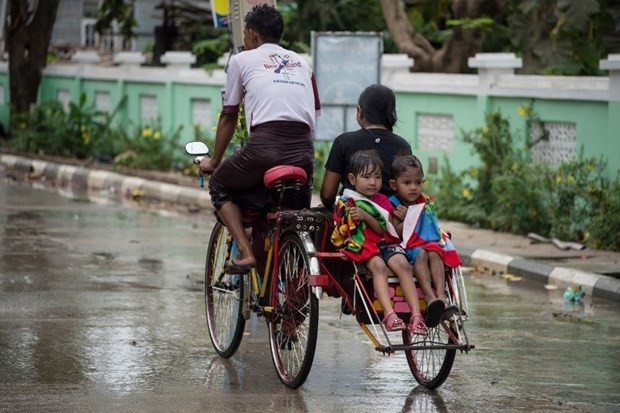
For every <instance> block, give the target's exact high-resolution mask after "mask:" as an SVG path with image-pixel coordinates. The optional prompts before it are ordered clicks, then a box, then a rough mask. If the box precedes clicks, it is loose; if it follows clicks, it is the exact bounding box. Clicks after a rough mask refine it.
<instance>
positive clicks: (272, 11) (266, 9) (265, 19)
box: [244, 4, 284, 43]
mask: <svg viewBox="0 0 620 413" xmlns="http://www.w3.org/2000/svg"><path fill="white" fill-rule="evenodd" d="M244 21H245V27H246V28H247V29H248V30H250V29H251V30H254V31H255V32H257V33H258V34H259V36H260V38H261V40H262V41H263V42H266V43H279V42H280V39H281V38H282V32H283V31H284V22H283V21H282V15H281V14H280V12H279V11H278V10H277V9H276V8H275V7H273V6H270V5H268V4H260V5H258V6H254V7H252V10H250V11H249V12H248V14H247V15H246V16H245V20H244Z"/></svg>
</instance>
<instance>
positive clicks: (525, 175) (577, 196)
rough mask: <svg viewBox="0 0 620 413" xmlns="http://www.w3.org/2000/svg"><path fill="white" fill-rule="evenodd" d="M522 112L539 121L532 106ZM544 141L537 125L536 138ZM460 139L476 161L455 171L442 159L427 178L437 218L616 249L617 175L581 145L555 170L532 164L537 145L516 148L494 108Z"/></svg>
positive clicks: (619, 227)
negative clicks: (475, 164) (611, 174)
mask: <svg viewBox="0 0 620 413" xmlns="http://www.w3.org/2000/svg"><path fill="white" fill-rule="evenodd" d="M521 112H523V114H524V116H528V124H531V123H532V122H539V121H540V120H538V119H537V117H536V115H535V113H534V111H533V108H532V105H530V106H529V107H528V108H520V114H521ZM543 126H544V125H543ZM543 129H544V128H543ZM547 138H548V133H545V131H544V130H543V134H542V136H541V138H540V139H547ZM463 139H464V141H465V142H468V143H470V144H471V145H472V148H473V152H474V154H475V155H477V156H478V157H479V159H480V160H481V165H480V166H479V167H473V168H471V169H470V170H468V171H464V172H461V173H456V172H454V171H453V170H452V169H451V167H450V163H449V162H448V161H447V159H446V161H445V162H444V166H443V168H442V169H441V170H440V175H439V176H438V177H435V178H431V179H430V181H431V187H430V188H431V189H430V191H429V192H431V194H432V195H433V197H434V198H435V199H436V201H437V205H438V209H439V211H440V212H439V214H440V216H441V217H442V218H443V219H451V220H457V221H462V222H465V223H469V224H472V225H477V226H481V227H485V228H492V229H495V230H499V231H507V232H512V233H516V234H526V233H528V232H536V233H538V234H541V235H544V236H547V237H556V238H559V239H562V240H570V241H579V242H582V243H584V244H586V245H588V246H590V247H592V248H598V249H609V250H614V251H620V174H619V175H617V176H616V178H615V180H610V179H609V178H607V174H606V170H607V163H606V162H605V161H604V160H603V159H599V160H597V159H589V158H585V157H584V155H583V149H582V150H581V151H580V152H579V155H578V157H577V159H576V160H574V161H572V162H567V163H564V164H562V165H560V166H558V167H551V166H546V165H535V164H533V163H532V162H531V160H530V159H529V148H531V146H532V145H533V144H534V143H535V142H526V147H525V148H524V149H525V150H519V148H518V147H517V146H515V139H514V134H513V132H511V130H510V125H509V123H508V121H507V120H506V119H504V118H503V117H502V116H501V114H500V113H489V114H487V116H486V124H485V126H484V127H481V128H477V129H474V130H473V131H470V132H465V133H464V134H463Z"/></svg>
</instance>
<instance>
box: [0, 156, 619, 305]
mask: <svg viewBox="0 0 620 413" xmlns="http://www.w3.org/2000/svg"><path fill="white" fill-rule="evenodd" d="M0 165H1V166H3V167H4V168H6V169H7V170H13V171H16V172H18V173H23V174H26V175H28V176H29V177H30V178H32V177H36V178H39V179H44V180H46V181H48V182H51V183H52V184H53V185H55V186H56V187H58V188H60V189H67V188H69V189H71V190H72V191H73V192H76V193H85V194H87V193H88V194H90V195H93V193H94V195H95V196H96V195H97V194H100V195H105V196H107V197H110V196H113V197H116V198H117V199H119V198H121V199H124V198H129V199H132V198H134V197H135V196H136V194H139V196H140V197H143V198H145V199H153V200H158V201H162V202H166V203H170V204H178V205H185V206H197V207H200V208H212V205H211V198H210V196H209V193H208V191H207V190H206V189H204V188H202V189H201V188H189V187H184V186H180V185H174V184H168V183H164V182H157V181H153V180H147V179H143V178H137V177H133V176H126V175H121V174H118V173H115V172H109V171H102V170H97V169H89V168H85V167H77V166H70V165H61V164H57V163H54V162H47V161H41V160H33V159H28V158H23V157H20V156H15V155H8V154H0ZM318 203H319V199H318V197H317V196H315V198H314V199H313V205H318ZM459 255H460V256H461V258H462V259H463V263H464V265H467V266H482V267H484V268H488V269H489V270H491V271H495V272H498V273H503V274H513V275H517V276H521V277H524V278H528V279H531V280H534V281H537V282H540V283H543V284H550V283H552V284H555V285H557V286H558V287H566V286H574V285H581V286H582V287H583V288H584V289H585V290H586V293H588V294H590V295H591V296H592V297H597V298H598V297H600V298H605V299H608V300H613V301H617V302H620V280H619V279H616V278H613V277H610V276H606V275H602V274H596V273H590V272H585V271H581V270H577V269H572V268H566V267H561V266H553V265H548V264H543V263H539V262H536V261H532V260H526V259H523V258H521V257H513V256H509V255H502V254H500V253H497V252H494V251H488V250H482V249H475V248H467V247H459Z"/></svg>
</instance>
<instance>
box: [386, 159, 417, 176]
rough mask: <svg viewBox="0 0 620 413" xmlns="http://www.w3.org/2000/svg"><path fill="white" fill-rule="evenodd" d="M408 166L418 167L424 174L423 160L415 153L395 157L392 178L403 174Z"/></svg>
mask: <svg viewBox="0 0 620 413" xmlns="http://www.w3.org/2000/svg"><path fill="white" fill-rule="evenodd" d="M407 168H418V169H420V172H421V173H422V176H424V169H423V168H422V162H420V160H419V159H418V157H417V156H415V155H400V156H397V157H395V158H394V160H393V161H392V173H391V176H392V179H396V178H398V177H399V176H400V175H402V174H403V173H404V172H405V171H406V170H407Z"/></svg>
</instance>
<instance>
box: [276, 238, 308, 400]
mask: <svg viewBox="0 0 620 413" xmlns="http://www.w3.org/2000/svg"><path fill="white" fill-rule="evenodd" d="M309 242H311V241H309ZM304 245H305V244H304V242H303V240H302V238H300V235H299V234H297V233H295V232H290V233H287V234H285V235H284V236H283V237H282V243H281V246H280V251H279V258H280V262H279V266H278V276H277V278H276V279H275V281H274V280H273V279H272V281H274V282H276V283H277V285H276V288H275V294H276V297H272V300H271V303H272V304H273V305H274V310H273V314H272V315H271V317H269V318H268V320H267V324H268V328H269V343H270V346H271V356H272V360H273V364H274V366H275V368H276V372H277V373H278V377H279V379H280V381H281V382H282V383H284V385H286V386H287V387H289V388H292V389H296V388H297V387H299V386H301V385H302V384H303V383H304V381H306V378H307V377H308V374H309V373H310V368H311V367H312V362H313V360H314V351H315V349H316V340H317V330H318V326H319V300H318V298H317V297H316V296H315V295H314V294H313V293H312V288H311V287H310V284H309V276H310V265H309V259H308V253H307V250H306V247H305V246H304ZM272 287H273V286H272ZM271 291H272V292H273V291H274V288H272V289H271Z"/></svg>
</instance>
